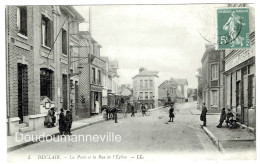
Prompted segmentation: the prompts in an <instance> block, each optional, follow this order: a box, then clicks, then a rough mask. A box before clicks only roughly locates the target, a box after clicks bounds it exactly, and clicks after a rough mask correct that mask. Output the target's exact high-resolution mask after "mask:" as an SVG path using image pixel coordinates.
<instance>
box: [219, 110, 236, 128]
mask: <svg viewBox="0 0 260 164" xmlns="http://www.w3.org/2000/svg"><path fill="white" fill-rule="evenodd" d="M233 117H234V115H233V113H232V112H231V110H230V109H228V112H227V113H226V110H225V108H222V111H221V115H220V119H219V124H218V125H217V128H222V124H223V122H224V121H225V120H226V126H227V127H229V126H230V123H231V121H232V119H233Z"/></svg>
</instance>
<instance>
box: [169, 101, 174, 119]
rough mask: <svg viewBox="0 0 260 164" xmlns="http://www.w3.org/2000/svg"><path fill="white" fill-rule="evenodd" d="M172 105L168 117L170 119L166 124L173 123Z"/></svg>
mask: <svg viewBox="0 0 260 164" xmlns="http://www.w3.org/2000/svg"><path fill="white" fill-rule="evenodd" d="M173 106H174V104H173V103H172V104H171V108H170V109H169V117H170V120H169V121H168V122H173V118H174V113H173V112H174V107H173Z"/></svg>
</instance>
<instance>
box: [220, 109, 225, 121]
mask: <svg viewBox="0 0 260 164" xmlns="http://www.w3.org/2000/svg"><path fill="white" fill-rule="evenodd" d="M226 117H227V114H226V111H225V110H223V111H222V112H221V115H220V119H219V122H223V121H224V120H225V119H226Z"/></svg>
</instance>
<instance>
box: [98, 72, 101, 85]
mask: <svg viewBox="0 0 260 164" xmlns="http://www.w3.org/2000/svg"><path fill="white" fill-rule="evenodd" d="M98 84H101V71H100V70H98Z"/></svg>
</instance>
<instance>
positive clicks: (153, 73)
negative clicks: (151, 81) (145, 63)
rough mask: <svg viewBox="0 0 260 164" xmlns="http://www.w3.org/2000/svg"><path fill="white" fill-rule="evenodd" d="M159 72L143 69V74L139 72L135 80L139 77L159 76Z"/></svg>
mask: <svg viewBox="0 0 260 164" xmlns="http://www.w3.org/2000/svg"><path fill="white" fill-rule="evenodd" d="M158 73H159V72H158V71H149V70H147V69H143V70H142V71H141V72H139V73H138V74H137V75H135V76H134V77H133V78H135V77H137V76H156V77H159V76H158Z"/></svg>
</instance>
